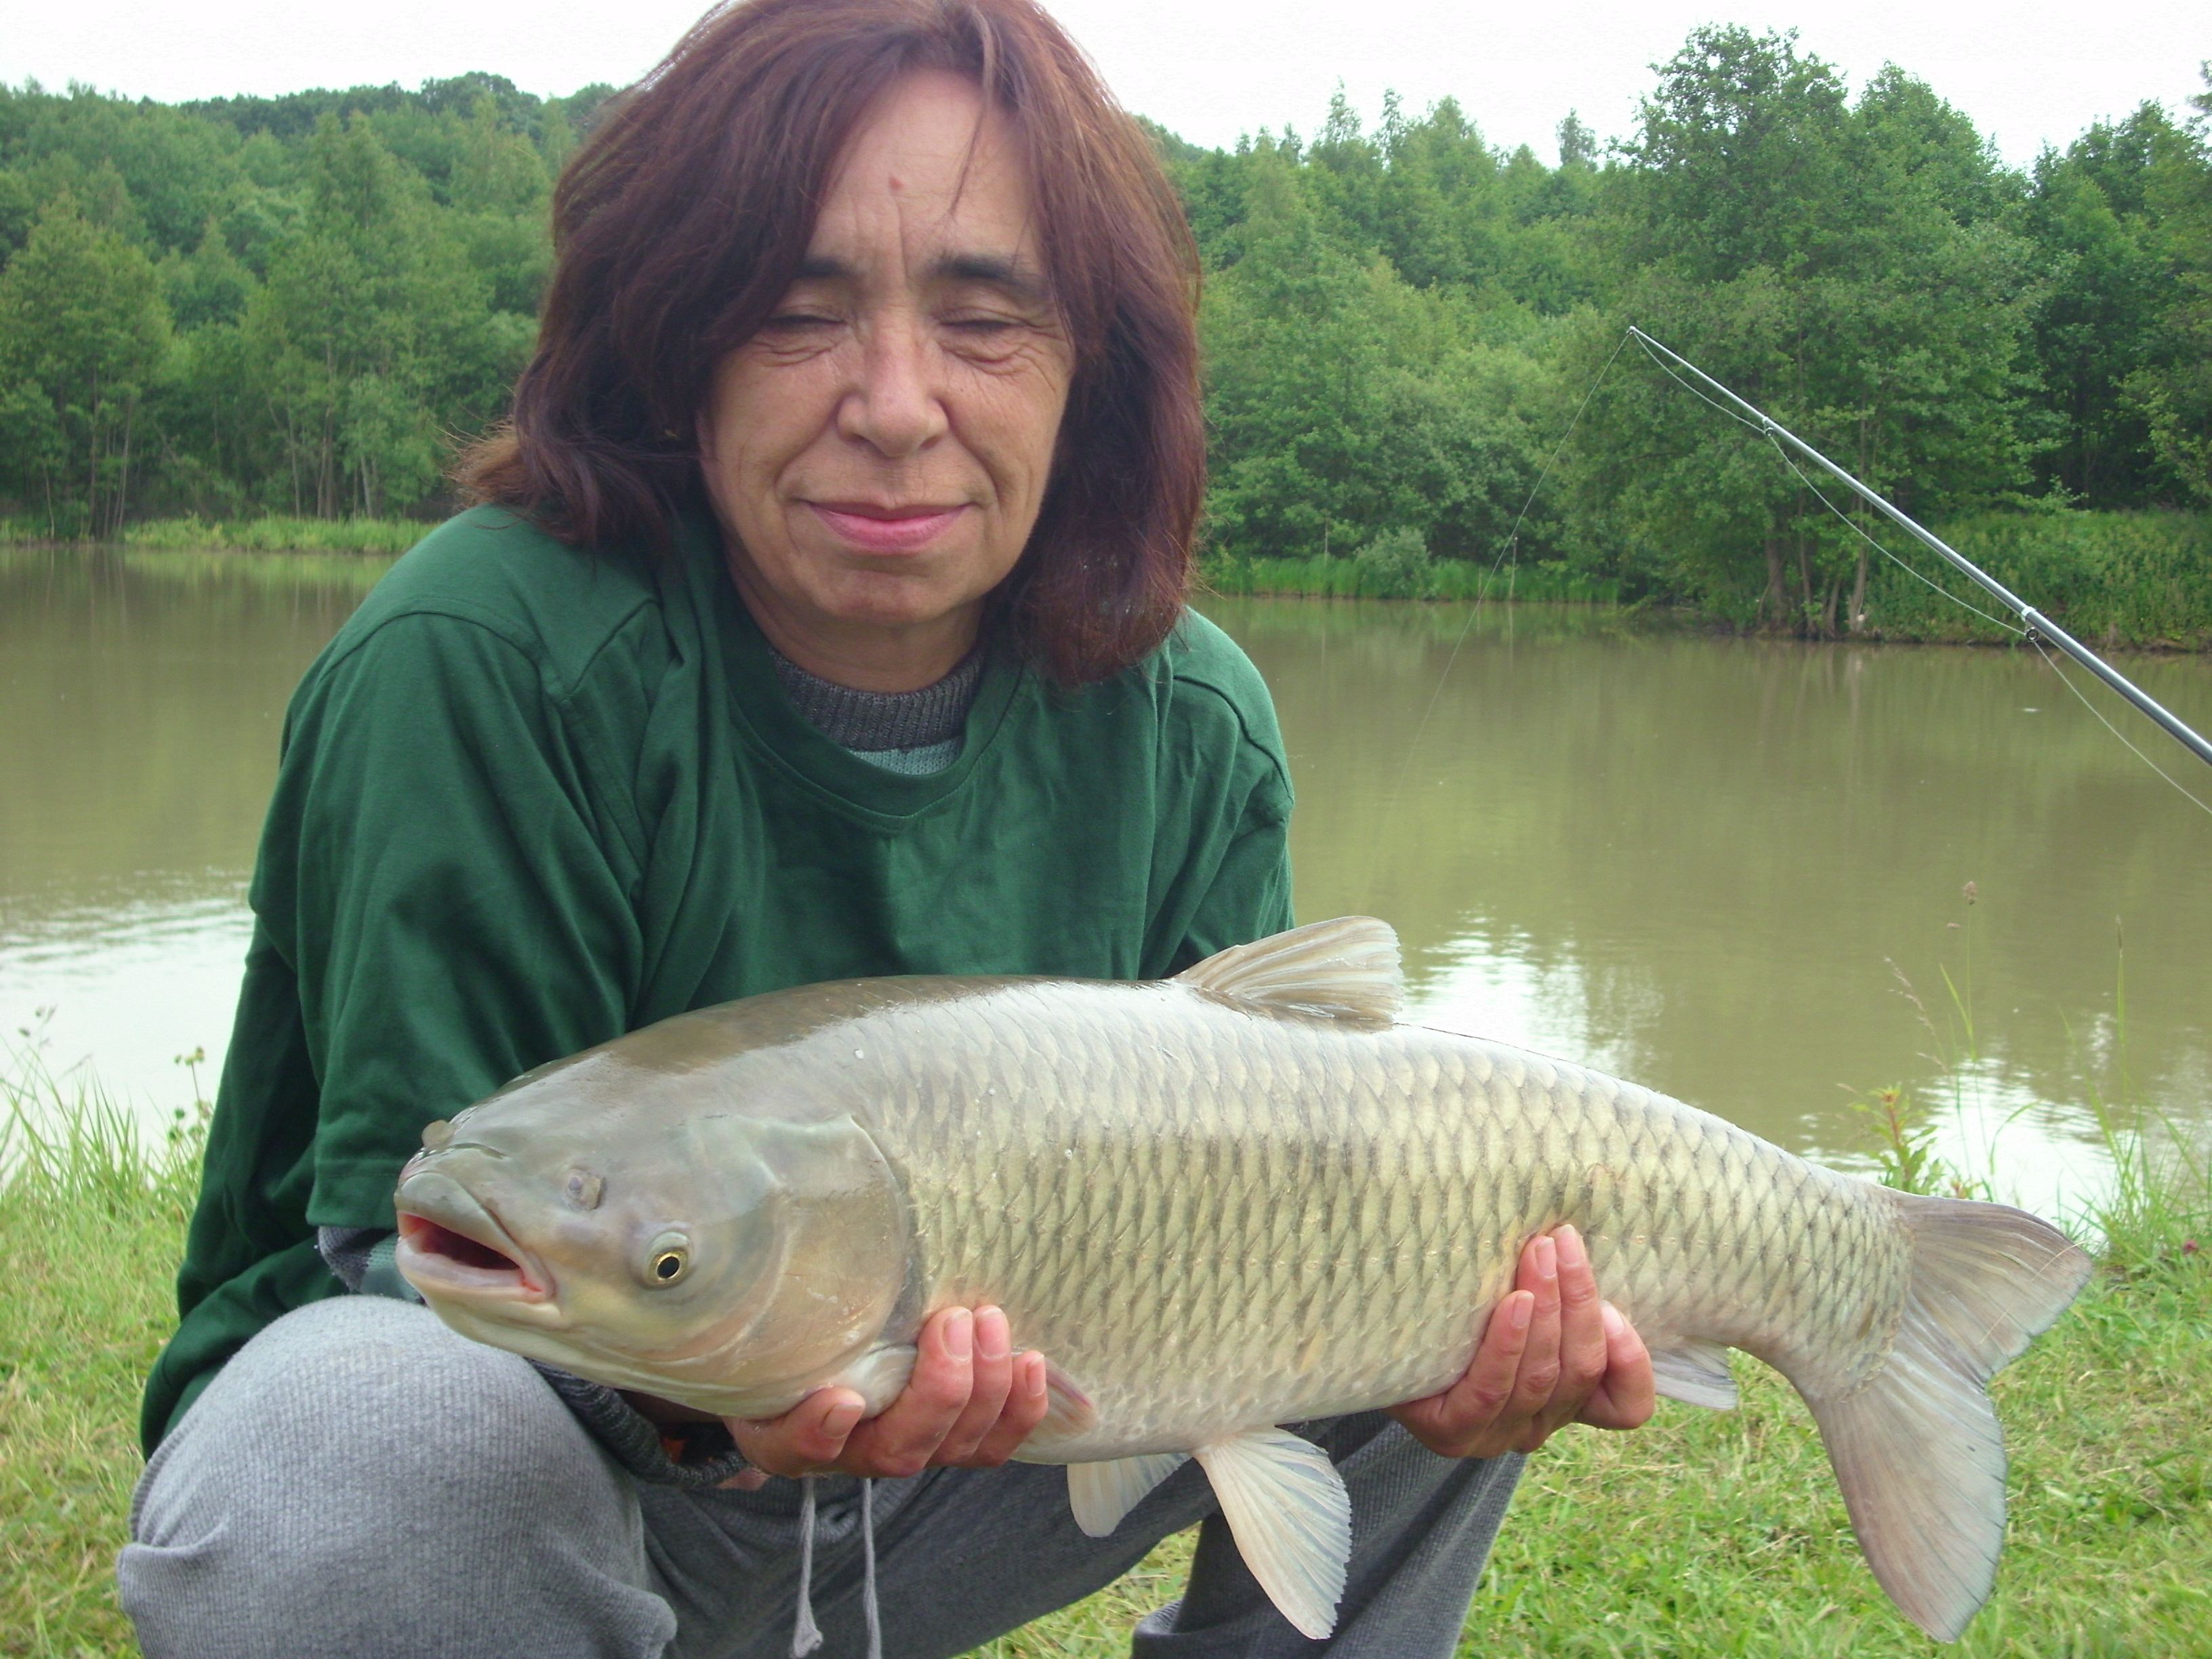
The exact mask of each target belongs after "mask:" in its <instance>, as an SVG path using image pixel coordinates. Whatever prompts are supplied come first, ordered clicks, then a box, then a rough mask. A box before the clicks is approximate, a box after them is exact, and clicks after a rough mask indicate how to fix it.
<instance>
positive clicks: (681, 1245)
mask: <svg viewBox="0 0 2212 1659" xmlns="http://www.w3.org/2000/svg"><path fill="white" fill-rule="evenodd" d="M690 1267H691V1241H690V1239H688V1238H686V1237H684V1235H683V1234H681V1233H663V1234H662V1235H661V1236H660V1237H658V1238H656V1239H654V1240H653V1248H652V1249H649V1250H647V1252H646V1256H645V1277H646V1282H647V1284H649V1285H673V1284H675V1283H676V1281H677V1280H678V1279H681V1278H683V1277H684V1274H685V1273H688V1272H690Z"/></svg>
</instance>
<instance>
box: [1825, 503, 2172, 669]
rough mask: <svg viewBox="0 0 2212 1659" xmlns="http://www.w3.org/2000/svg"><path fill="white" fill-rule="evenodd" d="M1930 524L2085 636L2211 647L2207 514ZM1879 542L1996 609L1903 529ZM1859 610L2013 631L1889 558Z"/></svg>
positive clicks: (1876, 618)
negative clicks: (1950, 597)
mask: <svg viewBox="0 0 2212 1659" xmlns="http://www.w3.org/2000/svg"><path fill="white" fill-rule="evenodd" d="M1940 533H1941V534H1942V537H1943V538H1944V539H1945V540H1946V541H1948V542H1949V543H1950V544H1951V545H1952V546H1954V547H1955V548H1957V549H1958V550H1959V551H1960V552H1961V553H1963V554H1965V555H1966V556H1967V557H1968V558H1969V559H1972V561H1973V562H1975V563H1977V564H1978V565H1980V566H1981V567H1982V568H1983V569H1984V570H1986V571H1988V572H1989V573H1990V574H1991V575H1992V576H1995V577H1996V579H1997V580H1999V581H2001V582H2002V583H2003V584H2004V585H2005V586H2007V587H2009V588H2010V589H2011V590H2012V591H2013V592H2015V593H2017V594H2019V595H2020V596H2021V598H2022V599H2026V600H2027V602H2028V603H2029V604H2030V605H2034V606H2035V607H2036V608H2037V609H2039V610H2040V611H2044V612H2045V613H2046V614H2048V615H2049V616H2050V617H2051V618H2052V620H2054V621H2055V622H2057V623H2058V624H2059V625H2060V626H2061V627H2063V628H2064V629H2066V630H2067V631H2068V632H2069V633H2070V634H2072V635H2075V636H2076V637H2077V638H2079V639H2081V640H2084V641H2087V642H2088V643H2090V644H2092V645H2103V646H2120V645H2132V646H2162V647H2173V648H2179V649H2182V650H2190V651H2203V650H2207V649H2212V513H1981V514H1978V515H1977V516H1975V517H1973V518H1969V519H1962V520H1956V521H1954V522H1953V523H1950V524H1947V525H1944V526H1941V529H1940ZM1881 542H1882V544H1883V545H1884V546H1885V547H1887V548H1888V549H1889V550H1891V551H1892V552H1893V553H1897V554H1899V555H1900V556H1905V557H1908V558H1909V559H1910V560H1911V564H1912V566H1913V568H1915V569H1917V570H1919V571H1921V572H1923V574H1927V575H1929V576H1932V577H1935V578H1936V579H1938V580H1942V583H1943V585H1944V586H1946V587H1947V588H1948V589H1949V590H1950V591H1951V592H1954V593H1958V594H1961V595H1963V596H1965V597H1966V598H1967V599H1972V601H1973V602H1974V603H1975V604H1976V605H1978V606H1979V607H1980V608H1981V609H1983V610H1984V611H1992V612H1996V613H1997V614H2002V612H2001V611H1999V609H1998V607H1997V605H1996V604H1995V602H1994V601H1992V600H1990V599H1989V598H1988V597H1987V596H1986V595H1984V593H1983V592H1981V590H1980V589H1978V588H1977V587H1975V586H1973V585H1972V583H1970V582H1968V581H1967V580H1966V578H1965V577H1963V576H1961V575H1960V574H1957V573H1956V572H1954V571H1953V570H1951V569H1950V568H1949V567H1948V566H1946V565H1944V564H1943V563H1942V561H1941V560H1939V559H1938V558H1937V557H1936V556H1935V555H1934V554H1932V553H1929V552H1928V551H1926V550H1923V549H1922V548H1921V547H1920V546H1919V545H1918V544H1917V543H1915V542H1913V541H1912V540H1911V538H1909V537H1907V536H1905V534H1904V533H1903V532H1898V531H1893V530H1885V532H1884V533H1883V534H1882V536H1881ZM2007 620H2008V621H2009V620H2011V619H2010V618H2009V617H2008V618H2007ZM1867 622H1868V625H1869V628H1870V629H1872V630H1873V631H1874V632H1875V633H1876V634H1877V635H1880V636H1881V637H1882V638H1884V639H1893V640H1920V641H1970V640H1971V641H1995V640H2002V639H2007V638H2009V637H2011V635H2010V634H2009V633H2008V631H2007V630H2006V629H2001V628H1998V627H1996V626H1995V625H1994V624H1992V623H1990V622H1988V621H1986V620H1984V618H1982V617H1977V616H1975V615H1974V614H1973V613H1972V611H1967V610H1966V609H1965V608H1964V607H1962V606H1960V605H1954V604H1953V603H1952V602H1951V601H1950V600H1948V599H1944V598H1943V597H1942V595H1941V594H1938V593H1936V592H1933V591H1932V590H1931V589H1930V588H1929V586H1927V584H1926V583H1924V582H1921V581H1917V580H1914V579H1913V578H1912V577H1911V576H1910V575H1908V574H1906V573H1905V572H1904V571H1902V570H1899V568H1897V567H1896V566H1895V565H1893V564H1891V563H1889V562H1887V560H1882V561H1880V562H1877V563H1876V564H1875V566H1874V567H1873V568H1872V569H1871V570H1870V571H1869V580H1868V583H1867Z"/></svg>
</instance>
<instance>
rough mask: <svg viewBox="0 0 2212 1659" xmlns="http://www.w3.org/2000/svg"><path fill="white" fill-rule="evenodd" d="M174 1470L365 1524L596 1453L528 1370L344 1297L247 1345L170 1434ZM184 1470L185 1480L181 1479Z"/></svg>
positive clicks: (558, 1469)
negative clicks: (465, 1487) (305, 1496)
mask: <svg viewBox="0 0 2212 1659" xmlns="http://www.w3.org/2000/svg"><path fill="white" fill-rule="evenodd" d="M171 1438H172V1439H173V1440H174V1441H176V1442H177V1445H176V1447H175V1449H174V1452H173V1453H172V1451H171V1449H170V1447H169V1445H168V1444H167V1443H164V1445H163V1447H162V1449H161V1453H160V1454H159V1455H157V1456H156V1458H155V1466H154V1468H150V1469H149V1476H152V1477H154V1478H153V1479H152V1480H151V1481H150V1483H149V1486H150V1489H149V1492H148V1494H147V1495H148V1498H149V1505H148V1510H149V1518H150V1511H151V1508H152V1504H151V1501H150V1500H152V1499H153V1498H156V1497H158V1495H159V1494H160V1492H161V1488H162V1486H164V1484H166V1483H165V1481H164V1480H162V1479H161V1476H162V1475H164V1474H167V1472H168V1465H169V1464H170V1462H175V1463H178V1464H182V1465H185V1466H186V1467H187V1468H191V1469H192V1470H193V1472H194V1473H195V1474H197V1475H199V1476H201V1477H204V1476H206V1475H208V1474H211V1473H215V1472H216V1471H217V1470H218V1469H219V1470H220V1472H221V1473H222V1476H223V1483H224V1484H225V1485H226V1486H234V1487H236V1488H238V1489H239V1490H240V1492H241V1493H244V1492H252V1491H255V1490H257V1489H272V1490H275V1491H278V1492H301V1493H307V1492H312V1493H314V1494H316V1498H317V1501H318V1502H319V1504H321V1505H324V1506H327V1507H329V1508H331V1509H332V1510H337V1509H341V1508H343V1509H344V1510H348V1511H349V1512H351V1513H353V1514H355V1515H358V1516H364V1517H366V1516H369V1515H375V1514H380V1513H381V1512H382V1511H384V1510H387V1509H389V1508H392V1507H394V1506H397V1507H399V1508H402V1509H404V1510H410V1511H419V1510H420V1507H421V1504H422V1500H423V1498H424V1496H425V1494H426V1492H431V1491H435V1490H436V1489H438V1488H441V1487H446V1486H453V1485H454V1484H455V1483H456V1482H471V1483H475V1482H487V1483H490V1484H493V1485H495V1486H501V1487H512V1486H518V1485H519V1486H529V1485H532V1484H533V1483H536V1482H538V1481H543V1480H547V1479H549V1478H551V1479H556V1480H574V1478H575V1477H576V1475H577V1474H580V1473H581V1472H582V1471H581V1470H580V1469H579V1468H573V1467H571V1468H562V1465H576V1464H578V1463H579V1462H581V1463H583V1464H590V1463H592V1462H597V1461H602V1460H599V1458H598V1454H597V1449H596V1447H595V1446H594V1445H593V1444H592V1442H591V1441H590V1439H589V1437H588V1436H586V1434H585V1432H584V1431H583V1430H582V1429H581V1428H580V1426H579V1425H577V1423H576V1422H575V1420H574V1419H573V1418H572V1417H570V1416H569V1414H568V1410H567V1408H566V1407H563V1406H562V1404H561V1401H560V1400H559V1399H558V1398H557V1397H556V1395H554V1393H553V1391H552V1390H551V1389H550V1388H549V1387H547V1386H546V1384H545V1383H544V1380H543V1379H542V1378H541V1377H539V1376H538V1373H537V1372H536V1371H535V1370H533V1369H532V1367H531V1365H530V1364H529V1363H528V1362H527V1361H526V1360H524V1359H521V1358H518V1357H517V1356H515V1355H513V1354H510V1353H506V1352H501V1351H500V1350H498V1349H495V1348H490V1347H487V1346H484V1345H483V1344H482V1343H477V1342H471V1341H470V1340H467V1339H466V1338H465V1337H462V1336H459V1335H457V1334H454V1333H453V1332H452V1331H450V1330H448V1329H447V1328H446V1327H445V1326H444V1325H442V1324H441V1323H440V1322H438V1320H437V1317H436V1316H435V1315H433V1314H431V1313H430V1312H429V1311H428V1310H427V1309H424V1308H421V1307H417V1306H415V1305H412V1304H407V1303H402V1302H397V1301H393V1300H390V1299H387V1298H384V1297H334V1298H332V1299H331V1300H329V1301H325V1302H318V1303H315V1304H311V1305H310V1306H308V1307H306V1308H302V1309H300V1310H297V1311H295V1312H294V1313H291V1314H288V1315H287V1316H284V1317H283V1319H281V1320H278V1321H277V1322H276V1323H275V1324H273V1325H271V1326H270V1327H269V1328H267V1329H266V1330H264V1331H263V1332H262V1333H261V1334H259V1335H258V1336H257V1337H255V1338H254V1340H252V1342H250V1343H248V1344H247V1345H246V1347H245V1348H244V1349H242V1350H241V1351H240V1352H239V1353H238V1354H237V1355H236V1356H235V1357H234V1358H232V1360H231V1361H230V1363H229V1364H228V1365H227V1366H225V1367H224V1368H223V1370H222V1373H221V1374H220V1375H218V1376H216V1379H215V1381H214V1382H213V1383H210V1385H209V1387H208V1389H207V1390H206V1392H205V1393H204V1395H202V1396H201V1397H200V1399H199V1401H197V1403H196V1404H195V1405H194V1406H193V1407H192V1408H191V1411H190V1412H189V1413H186V1414H185V1419H184V1420H183V1421H182V1422H181V1423H180V1424H179V1425H177V1426H176V1427H175V1428H174V1429H173V1430H172V1431H171ZM180 1472H181V1471H180Z"/></svg>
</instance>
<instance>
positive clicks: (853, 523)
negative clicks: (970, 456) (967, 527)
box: [807, 501, 968, 553]
mask: <svg viewBox="0 0 2212 1659" xmlns="http://www.w3.org/2000/svg"><path fill="white" fill-rule="evenodd" d="M807 505H808V506H809V507H812V508H813V509H814V513H815V515H816V516H817V518H819V519H820V520H822V522H823V524H825V525H827V526H829V529H830V531H831V532H833V533H834V534H835V535H836V537H837V538H839V539H840V540H841V541H843V542H845V543H846V544H848V545H850V546H852V547H855V548H858V549H859V550H860V551H862V552H864V553H918V552H920V551H921V550H922V549H923V548H925V547H927V546H928V545H929V544H930V543H932V542H933V541H935V540H936V539H937V538H938V537H939V536H940V535H942V534H943V533H944V532H945V531H946V530H947V529H948V528H950V527H951V525H952V522H953V520H956V519H957V518H959V516H960V515H961V514H962V513H965V512H966V511H967V510H968V509H967V507H965V506H964V505H963V506H958V507H870V506H862V505H860V504H857V503H848V504H844V505H840V506H836V507H831V506H828V505H825V504H824V503H823V502H820V501H810V502H808V503H807Z"/></svg>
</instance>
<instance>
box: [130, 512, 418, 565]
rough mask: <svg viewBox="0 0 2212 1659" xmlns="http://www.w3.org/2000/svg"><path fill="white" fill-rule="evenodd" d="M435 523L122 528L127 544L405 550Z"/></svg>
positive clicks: (185, 523) (283, 521)
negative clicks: (124, 529)
mask: <svg viewBox="0 0 2212 1659" xmlns="http://www.w3.org/2000/svg"><path fill="white" fill-rule="evenodd" d="M435 528H436V526H434V525H428V524H419V523H417V522H416V521H415V520H411V519H287V518H266V519H241V520H228V521H224V522H221V523H209V522H208V521H206V520H201V519H196V518H185V519H154V520H149V521H147V522H146V523H144V524H137V525H133V526H131V528H130V529H128V530H126V531H125V532H123V544H124V545H125V547H131V548H144V549H178V550H186V549H209V548H216V549H222V550H225V551H228V552H234V553H349V554H362V553H369V554H382V555H385V556H392V555H395V554H400V553H404V552H405V551H406V550H408V549H409V548H410V547H412V546H414V545H415V544H416V543H417V542H419V541H421V540H422V538H423V537H425V536H427V535H428V534H429V533H430V532H431V531H432V530H434V529H435Z"/></svg>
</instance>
